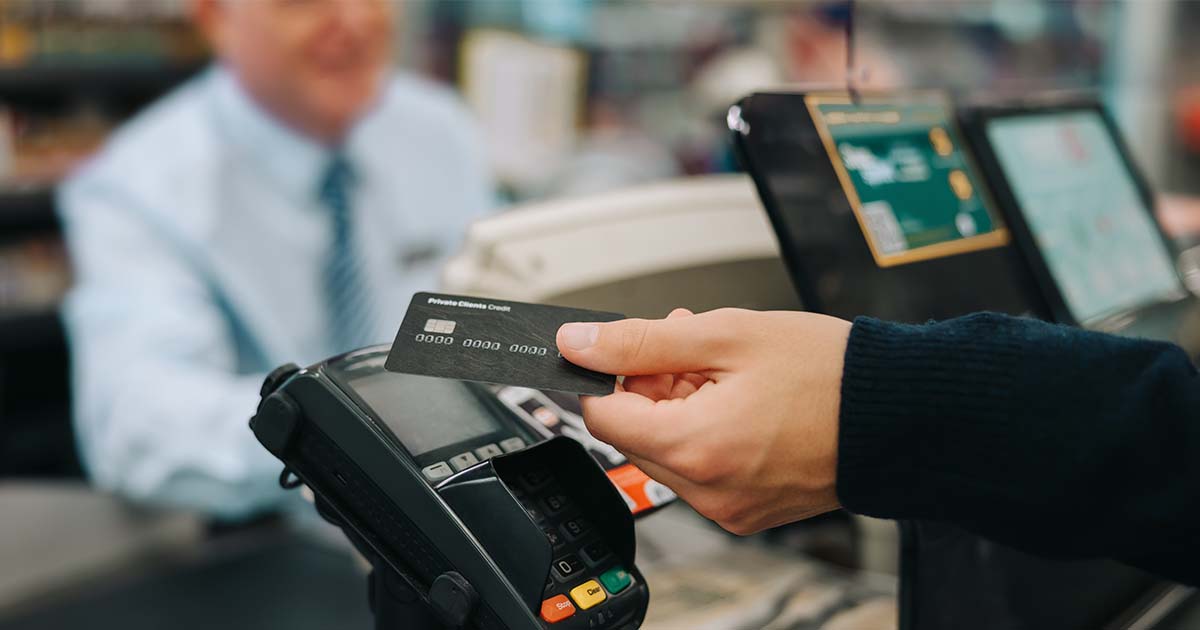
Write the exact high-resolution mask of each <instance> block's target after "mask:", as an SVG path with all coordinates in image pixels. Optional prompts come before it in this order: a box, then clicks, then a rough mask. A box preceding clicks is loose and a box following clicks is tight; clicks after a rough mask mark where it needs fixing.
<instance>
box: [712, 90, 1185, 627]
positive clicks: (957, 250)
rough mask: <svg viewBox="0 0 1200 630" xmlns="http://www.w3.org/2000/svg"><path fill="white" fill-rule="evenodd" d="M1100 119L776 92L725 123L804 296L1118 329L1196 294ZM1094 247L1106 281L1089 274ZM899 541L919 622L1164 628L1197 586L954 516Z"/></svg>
mask: <svg viewBox="0 0 1200 630" xmlns="http://www.w3.org/2000/svg"><path fill="white" fill-rule="evenodd" d="M1098 112H1099V110H1098V109H1097V108H1096V107H1094V106H1093V107H1088V108H1084V109H1083V110H1082V111H1080V110H1072V111H1066V110H1062V111H1059V110H1054V111H1043V112H1034V111H1024V112H1021V114H1020V115H1016V114H1015V113H1012V112H1010V113H1008V115H1001V113H1000V112H997V111H988V112H981V113H980V114H979V115H978V116H977V117H969V118H968V120H967V122H968V127H969V130H970V131H971V132H972V133H971V135H970V136H968V135H967V134H964V132H963V129H962V122H963V121H962V120H961V119H960V117H959V115H958V114H959V112H957V111H956V109H955V108H954V106H953V105H952V103H951V102H950V99H949V98H948V96H947V95H945V94H943V93H940V92H905V93H894V92H892V93H874V94H871V93H866V94H847V93H840V92H836V91H830V92H809V93H784V92H778V93H756V94H753V95H750V96H748V97H746V98H744V99H742V100H741V101H739V102H738V103H737V104H736V105H735V106H733V107H732V108H731V109H730V110H729V113H728V121H727V122H728V126H729V129H730V131H731V135H732V138H733V142H734V144H735V148H736V150H737V152H738V155H739V158H740V159H741V161H742V164H743V165H744V166H745V168H746V170H747V171H749V173H750V174H751V176H752V177H753V179H754V182H755V185H756V188H757V190H758V193H759V195H760V197H761V199H762V202H763V206H764V208H765V209H766V212H767V214H768V216H769V217H770V219H771V223H772V226H773V228H774V231H775V234H776V236H777V237H778V239H779V245H780V249H781V251H782V253H783V256H784V260H785V263H786V265H787V268H788V270H789V272H790V274H791V278H792V280H793V283H794V285H795V288H796V290H797V292H798V293H799V294H800V296H801V298H802V300H803V302H804V304H805V306H806V307H807V308H809V309H812V310H816V311H820V312H824V313H828V314H831V315H835V316H839V317H842V318H846V319H852V318H854V317H856V316H859V315H870V316H874V317H879V318H884V319H890V320H899V321H907V322H923V321H926V320H929V319H931V318H935V319H940V318H949V317H954V316H958V315H963V314H966V313H969V312H972V311H980V310H991V311H1000V312H1005V313H1009V314H1012V315H1026V316H1033V317H1039V318H1045V319H1051V320H1053V319H1058V320H1059V321H1064V322H1068V323H1077V324H1085V325H1094V326H1099V327H1107V328H1112V329H1120V330H1126V331H1128V330H1130V329H1129V328H1127V327H1124V325H1121V324H1115V323H1112V322H1114V321H1116V322H1119V321H1124V320H1126V319H1128V318H1129V314H1130V313H1132V312H1136V307H1137V306H1139V305H1145V304H1163V305H1166V307H1168V308H1175V307H1173V306H1172V305H1177V304H1181V303H1186V302H1188V301H1190V299H1189V298H1187V297H1186V296H1184V295H1183V294H1181V292H1180V286H1181V284H1180V283H1179V282H1178V278H1177V275H1175V273H1176V272H1174V269H1173V264H1172V261H1171V260H1170V258H1169V255H1168V253H1167V252H1169V248H1168V247H1167V246H1166V245H1165V244H1164V242H1163V241H1162V239H1161V234H1159V233H1158V231H1157V226H1156V225H1154V223H1153V218H1152V216H1150V215H1149V207H1150V206H1149V197H1148V194H1147V192H1146V190H1145V188H1144V186H1141V185H1140V182H1141V180H1140V179H1138V178H1136V177H1135V175H1133V174H1132V173H1133V171H1132V170H1131V167H1130V163H1129V161H1128V159H1127V156H1126V155H1125V154H1124V152H1123V150H1121V151H1120V152H1117V151H1116V150H1114V149H1113V147H1114V146H1119V145H1115V144H1113V142H1112V139H1113V137H1114V135H1113V132H1114V130H1113V128H1112V126H1111V124H1110V123H1107V122H1106V121H1105V120H1104V119H1103V118H1099V117H1098V116H1100V114H1099V113H1098ZM971 138H973V139H975V140H976V141H977V142H976V144H972V143H971V142H970V141H969V139H971ZM981 143H985V144H987V145H988V149H987V150H986V151H977V150H976V149H977V148H978V146H977V145H978V144H981ZM981 154H983V156H984V158H985V160H984V166H985V167H986V168H985V169H981V168H980V163H979V162H980V155H981ZM1064 154H1065V156H1066V159H1067V160H1070V161H1068V162H1062V161H1056V156H1059V155H1064ZM1072 187H1073V188H1072ZM997 192H999V194H1000V203H997V199H996V194H997ZM1089 195H1090V196H1091V197H1089ZM1077 196H1078V197H1079V198H1076V197H1077ZM1096 196H1099V197H1101V198H1100V201H1101V202H1102V203H1100V204H1099V205H1096V204H1093V205H1090V206H1089V205H1088V204H1087V199H1088V198H1094V197H1096ZM1113 206H1116V207H1115V208H1113ZM1112 209H1115V210H1116V212H1115V213H1108V212H1107V210H1112ZM1010 211H1019V212H1021V213H1023V214H1022V215H1021V216H1019V217H1018V216H1015V215H1014V214H1013V212H1010ZM1102 239H1108V242H1100V240H1102ZM1081 257H1082V258H1081ZM1096 258H1099V259H1103V260H1102V262H1101V264H1099V265H1098V266H1097V267H1096V269H1097V270H1100V271H1101V272H1102V273H1105V274H1106V275H1105V277H1096V276H1095V274H1094V273H1093V272H1091V271H1089V270H1088V269H1086V268H1081V266H1086V265H1087V264H1088V261H1089V260H1093V261H1094V259H1096ZM1031 262H1033V263H1037V262H1040V263H1041V266H1038V265H1037V264H1031ZM1114 267H1115V270H1114ZM1109 271H1113V273H1111V274H1109V273H1108V272H1109ZM1135 276H1136V279H1135ZM1106 283H1107V284H1106ZM1122 283H1123V284H1122ZM1101 285H1104V286H1107V287H1109V289H1108V290H1105V291H1102V292H1096V291H1095V287H1097V286H1101ZM1110 285H1112V286H1110ZM1114 317H1115V319H1114ZM1167 321H1172V322H1177V321H1179V320H1178V319H1172V318H1170V317H1168V318H1167ZM1158 330H1159V331H1160V334H1161V333H1164V331H1165V335H1160V336H1167V337H1168V338H1172V339H1174V340H1177V341H1179V340H1180V337H1178V336H1176V333H1178V331H1179V330H1180V329H1179V328H1178V327H1175V328H1171V327H1168V328H1166V329H1163V328H1159V329H1158ZM900 553H901V557H900V566H901V587H900V589H901V595H900V627H901V628H902V629H904V630H909V629H914V628H921V629H922V630H941V629H946V630H950V629H954V628H968V627H969V628H977V629H983V630H988V629H993V628H994V629H996V630H1000V629H1002V628H1004V629H1006V628H1060V629H1066V630H1069V629H1072V628H1079V629H1081V630H1082V629H1084V628H1095V627H1108V626H1109V625H1110V624H1115V625H1116V626H1117V627H1126V626H1128V625H1133V624H1140V625H1138V627H1151V626H1150V624H1151V623H1152V622H1153V621H1155V620H1157V619H1161V618H1162V617H1163V616H1164V615H1165V614H1167V613H1168V612H1170V610H1171V609H1173V608H1174V607H1175V606H1177V605H1178V604H1179V603H1180V602H1181V601H1183V600H1184V599H1186V595H1187V593H1186V592H1183V591H1181V588H1182V587H1178V586H1177V585H1172V584H1169V583H1167V582H1165V581H1163V580H1161V579H1158V578H1156V577H1154V576H1151V575H1148V574H1146V573H1144V572H1142V571H1138V570H1135V569H1132V568H1129V567H1126V566H1123V565H1119V564H1117V563H1114V562H1106V561H1080V562H1064V561H1056V560H1051V559H1046V558H1041V557H1036V556H1032V555H1030V554H1025V553H1022V552H1020V551H1017V550H1014V549H1011V548H1007V547H1004V546H1003V545H999V544H996V543H993V542H991V541H988V540H985V539H982V538H979V537H977V536H974V535H972V534H970V533H968V532H965V531H962V530H960V529H957V528H955V527H952V526H949V525H945V524H940V523H928V522H910V523H902V524H901V549H900Z"/></svg>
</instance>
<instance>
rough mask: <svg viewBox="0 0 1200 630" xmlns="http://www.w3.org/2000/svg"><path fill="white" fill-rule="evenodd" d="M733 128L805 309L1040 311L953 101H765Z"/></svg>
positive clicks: (739, 114)
mask: <svg viewBox="0 0 1200 630" xmlns="http://www.w3.org/2000/svg"><path fill="white" fill-rule="evenodd" d="M728 122H729V125H730V128H731V129H732V130H733V131H734V133H733V137H734V142H735V145H736V147H737V150H738V154H739V156H740V158H741V159H742V161H743V163H744V164H745V165H746V167H747V170H748V171H749V172H750V174H751V175H752V176H753V178H754V181H755V184H756V185H757V187H758V192H759V195H760V197H761V198H762V201H763V205H764V206H765V207H766V210H767V213H768V215H769V216H770V219H771V222H772V224H773V226H774V228H775V232H776V235H777V236H778V238H779V244H780V249H781V251H782V253H783V256H784V259H785V261H786V263H787V265H788V268H789V271H790V272H791V275H792V280H793V282H794V283H795V285H796V288H797V289H798V291H799V293H800V297H801V300H802V301H803V302H804V304H805V306H806V307H807V308H809V309H811V310H817V311H821V312H824V313H828V314H831V315H837V316H840V317H846V318H852V317H855V316H858V315H872V316H876V317H883V318H887V319H893V320H900V321H909V322H919V321H924V320H927V319H930V318H948V317H954V316H957V315H962V314H965V313H969V312H972V311H978V310H994V311H1002V312H1007V313H1011V314H1033V315H1042V314H1043V310H1044V309H1043V307H1042V305H1041V304H1040V302H1039V301H1038V300H1037V299H1036V292H1034V291H1031V290H1030V286H1031V280H1030V279H1028V276H1027V274H1026V273H1025V272H1024V271H1023V267H1022V266H1021V264H1020V260H1019V258H1018V257H1017V256H1015V254H1014V252H1013V251H1012V248H1011V247H1010V246H1009V242H1010V234H1009V230H1008V227H1007V226H1006V225H1005V223H1004V220H1003V219H1002V218H1001V216H1000V215H999V213H998V212H997V211H996V209H995V208H994V206H993V203H992V200H991V198H990V194H989V192H988V191H987V189H986V187H985V186H984V185H983V181H982V180H981V178H980V176H979V172H978V171H977V170H976V168H975V165H974V164H973V161H972V158H971V156H970V155H969V154H968V153H967V152H966V150H965V149H966V145H965V143H964V142H963V139H962V137H961V134H960V132H959V130H958V125H957V122H956V121H955V117H954V111H953V108H952V107H951V106H950V104H949V102H948V99H947V98H946V97H945V96H944V95H943V94H941V93H937V92H931V93H909V94H904V95H896V94H887V95H867V96H862V97H861V98H860V99H858V100H857V101H855V102H852V101H851V99H850V98H849V97H848V96H847V95H844V94H836V93H810V94H793V93H759V94H754V95H751V96H749V97H746V98H745V99H743V100H742V101H741V102H739V103H738V104H737V105H735V106H734V107H733V108H732V109H731V110H730V114H729V121H728ZM1031 297H1033V298H1034V299H1031Z"/></svg>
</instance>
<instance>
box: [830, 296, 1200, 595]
mask: <svg viewBox="0 0 1200 630" xmlns="http://www.w3.org/2000/svg"><path fill="white" fill-rule="evenodd" d="M838 440H839V444H838V496H839V498H840V499H841V502H842V504H843V505H844V506H845V507H846V508H847V509H848V510H850V511H852V512H857V513H861V514H866V515H870V516H877V517H882V518H919V519H929V520H940V521H947V522H952V523H955V524H958V525H960V526H962V527H964V528H966V529H968V530H970V531H973V532H975V533H977V534H980V535H983V536H985V537H988V538H991V539H993V540H996V541H998V542H1001V543H1005V544H1008V545H1011V546H1014V547H1017V548H1020V549H1024V550H1026V551H1031V552H1034V553H1040V554H1043V555H1052V556H1058V557H1076V558H1086V557H1109V558H1114V559H1117V560H1121V561H1124V562H1127V563H1129V564H1133V565H1136V566H1140V567H1142V568H1144V569H1147V570H1149V571H1152V572H1155V573H1158V574H1160V575H1164V576H1166V577H1170V578H1173V579H1176V580H1180V581H1183V582H1188V583H1192V584H1197V583H1200V377H1198V376H1197V372H1196V369H1195V368H1194V367H1193V365H1192V363H1191V361H1190V360H1189V359H1188V357H1187V356H1186V354H1185V353H1184V352H1183V351H1182V350H1180V349H1179V348H1177V347H1175V346H1172V345H1170V344H1165V343H1159V342H1152V341H1143V340H1134V339H1127V338H1121V337H1114V336H1110V335H1104V334H1099V333H1093V332H1087V331H1083V330H1079V329H1075V328H1068V327H1064V326H1056V325H1051V324H1046V323H1043V322H1038V321H1034V320H1029V319H1020V318H1013V317H1007V316H1003V315H995V314H979V315H971V316H968V317H963V318H960V319H955V320H950V321H946V322H941V323H931V324H927V325H923V326H910V325H902V324H892V323H886V322H881V321H878V320H874V319H869V318H860V319H858V320H857V321H855V323H854V328H853V330H852V332H851V334H850V340H849V344H848V346H847V349H846V362H845V371H844V375H843V380H842V405H841V418H840V431H839V437H838Z"/></svg>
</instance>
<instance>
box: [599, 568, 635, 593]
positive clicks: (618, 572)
mask: <svg viewBox="0 0 1200 630" xmlns="http://www.w3.org/2000/svg"><path fill="white" fill-rule="evenodd" d="M600 583H601V584H603V585H604V588H605V589H607V590H608V592H609V593H612V594H613V595H616V594H617V593H620V592H621V591H623V590H625V589H627V588H629V585H630V584H633V576H631V575H629V572H628V571H626V570H625V569H623V568H621V567H614V568H612V569H609V570H607V571H605V572H604V574H603V575H601V576H600Z"/></svg>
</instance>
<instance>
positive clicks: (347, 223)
mask: <svg viewBox="0 0 1200 630" xmlns="http://www.w3.org/2000/svg"><path fill="white" fill-rule="evenodd" d="M354 184H355V177H354V169H353V168H352V166H351V165H350V163H349V162H348V161H347V160H346V158H345V157H344V156H342V155H335V156H334V157H333V159H332V160H331V161H330V163H329V166H328V167H326V169H325V174H324V176H323V177H322V178H321V190H320V199H321V203H322V204H324V205H325V207H326V208H327V209H328V210H329V213H330V218H331V219H332V221H331V223H332V227H333V241H332V246H331V247H330V251H329V259H328V263H327V265H326V267H325V273H324V278H323V281H324V286H325V299H326V301H327V304H328V308H329V328H330V331H329V332H330V339H331V340H332V341H333V342H334V346H335V347H334V351H335V352H346V351H349V350H354V349H356V348H359V347H361V346H364V345H367V344H369V343H371V342H372V341H374V339H373V338H372V337H373V333H374V323H375V320H374V312H373V309H374V304H373V303H372V300H371V296H370V294H369V293H368V291H367V286H366V278H365V277H364V275H363V269H362V265H361V261H360V260H359V258H358V256H357V255H356V252H355V248H354V224H353V219H354V217H353V212H352V211H351V208H352V205H353V204H352V203H351V195H352V194H353V188H354Z"/></svg>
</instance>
